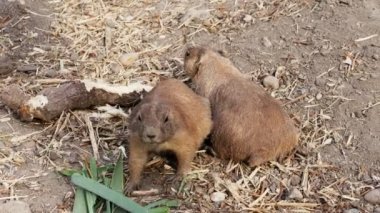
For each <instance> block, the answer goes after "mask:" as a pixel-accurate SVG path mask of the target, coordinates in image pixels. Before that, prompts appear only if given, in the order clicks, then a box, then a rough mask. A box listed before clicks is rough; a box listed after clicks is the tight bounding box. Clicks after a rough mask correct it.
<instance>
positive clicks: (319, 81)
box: [314, 78, 326, 86]
mask: <svg viewBox="0 0 380 213" xmlns="http://www.w3.org/2000/svg"><path fill="white" fill-rule="evenodd" d="M314 84H315V85H316V86H324V85H325V84H326V80H325V79H322V78H317V79H315V82H314Z"/></svg>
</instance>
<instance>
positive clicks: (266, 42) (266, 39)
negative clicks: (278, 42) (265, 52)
mask: <svg viewBox="0 0 380 213" xmlns="http://www.w3.org/2000/svg"><path fill="white" fill-rule="evenodd" d="M262 43H263V45H264V47H272V42H270V40H269V38H268V37H264V38H263V41H262Z"/></svg>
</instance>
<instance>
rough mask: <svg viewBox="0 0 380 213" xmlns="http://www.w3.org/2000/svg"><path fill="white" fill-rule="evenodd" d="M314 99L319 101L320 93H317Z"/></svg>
mask: <svg viewBox="0 0 380 213" xmlns="http://www.w3.org/2000/svg"><path fill="white" fill-rule="evenodd" d="M315 98H316V99H317V100H318V101H319V100H321V99H322V94H321V93H318V94H317V95H316V96H315Z"/></svg>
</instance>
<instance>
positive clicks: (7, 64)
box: [0, 55, 15, 75]
mask: <svg viewBox="0 0 380 213" xmlns="http://www.w3.org/2000/svg"><path fill="white" fill-rule="evenodd" d="M14 67H15V64H14V62H13V61H12V60H11V59H10V58H9V57H8V56H5V55H3V56H2V55H0V75H6V74H9V73H10V72H12V71H13V69H14Z"/></svg>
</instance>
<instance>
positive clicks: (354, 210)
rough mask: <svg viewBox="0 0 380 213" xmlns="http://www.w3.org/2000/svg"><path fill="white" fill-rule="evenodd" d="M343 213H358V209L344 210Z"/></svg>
mask: <svg viewBox="0 0 380 213" xmlns="http://www.w3.org/2000/svg"><path fill="white" fill-rule="evenodd" d="M343 213H360V211H359V210H358V209H346V210H344V211H343Z"/></svg>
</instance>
